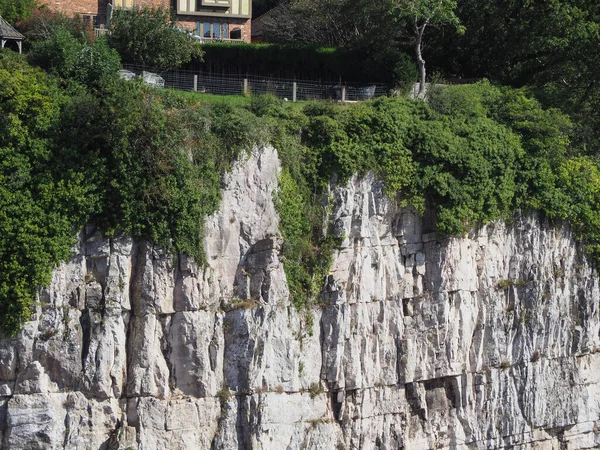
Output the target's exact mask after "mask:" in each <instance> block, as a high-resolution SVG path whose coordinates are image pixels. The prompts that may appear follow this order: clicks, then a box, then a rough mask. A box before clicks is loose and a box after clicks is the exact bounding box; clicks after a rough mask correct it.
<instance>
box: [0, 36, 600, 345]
mask: <svg viewBox="0 0 600 450" xmlns="http://www.w3.org/2000/svg"><path fill="white" fill-rule="evenodd" d="M63 38H64V39H67V40H68V37H64V36H63ZM74 48H77V52H78V54H81V55H83V56H82V57H81V58H80V59H78V64H77V66H76V67H75V66H72V65H69V64H71V62H70V60H69V59H68V58H66V59H64V61H62V62H61V60H60V58H58V59H57V58H50V59H48V58H46V59H45V61H51V62H50V63H47V65H46V67H47V68H48V70H49V73H47V72H43V71H42V70H40V69H37V68H33V67H32V66H30V65H29V64H27V63H26V61H25V59H24V58H23V57H20V56H18V55H15V54H13V53H11V52H1V53H0V108H1V111H0V114H1V116H0V117H2V119H1V120H0V128H1V132H0V153H1V155H2V157H1V158H0V328H1V329H2V330H3V331H4V332H6V333H9V334H10V333H14V332H16V331H17V330H18V329H19V327H20V325H21V323H22V322H23V321H24V320H26V319H27V318H28V317H29V315H30V311H31V308H32V306H33V305H34V303H35V297H36V292H37V289H38V287H39V286H40V285H45V284H47V283H48V282H49V279H50V275H51V271H52V268H53V266H54V265H56V264H58V263H59V262H60V261H62V260H65V259H66V258H67V257H68V256H69V252H70V248H71V246H72V244H73V243H74V236H75V233H76V232H77V230H79V229H80V227H81V226H82V225H83V224H84V223H85V222H94V223H96V224H97V225H99V226H100V227H101V229H102V230H103V231H104V232H105V233H106V234H107V235H111V234H113V233H115V232H116V231H117V230H119V231H123V232H128V233H131V234H132V235H133V236H135V237H137V238H144V239H149V240H151V241H153V242H155V243H158V244H160V245H163V246H165V247H167V248H168V249H170V250H172V251H174V252H186V253H189V254H192V255H193V256H195V257H196V258H197V259H198V260H201V259H202V230H203V221H204V218H205V217H206V216H207V214H209V213H211V212H213V211H215V209H216V208H217V206H218V203H219V200H220V188H221V185H220V183H221V175H222V173H223V171H224V170H227V169H228V168H229V167H230V166H231V164H232V162H233V161H235V160H236V159H237V158H238V157H239V156H240V152H243V151H245V150H249V149H250V148H251V147H252V146H253V145H257V144H258V145H260V144H263V143H266V142H270V143H272V144H273V145H274V146H275V147H276V148H277V149H278V150H279V154H280V157H281V160H282V164H283V167H284V169H283V172H282V174H281V178H280V190H279V192H278V193H275V195H276V203H277V206H278V208H279V212H280V214H281V230H282V234H283V236H284V249H283V252H284V264H285V269H286V273H287V275H288V281H289V283H290V288H291V293H292V296H293V298H294V302H295V304H296V305H298V306H302V305H304V304H306V303H307V302H308V301H310V299H311V298H314V297H315V296H316V295H318V292H319V289H320V287H321V284H322V281H323V278H324V276H325V274H326V272H327V269H328V264H329V261H330V258H331V255H332V252H333V249H334V248H335V246H336V245H337V243H336V242H335V240H334V239H332V238H331V236H329V235H328V234H327V233H325V234H324V233H323V219H324V216H325V215H326V214H327V212H328V211H327V199H326V195H325V194H326V187H327V184H328V183H329V181H330V180H331V179H332V177H333V176H334V174H335V175H336V176H337V179H338V180H339V181H338V182H340V183H344V182H345V181H347V180H348V179H349V177H351V176H352V175H353V174H359V175H360V174H364V173H366V172H368V171H372V172H374V173H375V174H377V175H378V176H380V177H381V178H382V179H383V180H384V181H385V186H386V190H387V192H388V193H389V194H390V196H392V197H395V198H397V199H398V201H399V202H403V203H405V204H409V205H412V206H413V207H415V208H416V209H417V210H420V211H423V210H424V208H430V209H431V210H433V211H434V212H435V214H436V217H437V229H438V231H439V234H440V235H444V234H445V235H461V234H464V233H466V232H468V231H469V230H470V229H472V228H473V227H474V226H476V225H477V224H479V223H485V222H488V221H491V220H497V219H505V218H510V217H511V216H512V215H513V214H514V213H515V212H516V211H519V210H521V211H527V210H528V209H536V210H540V211H542V212H543V213H545V214H546V215H547V216H548V217H550V218H556V219H563V220H567V221H568V222H569V223H570V224H571V225H572V227H573V229H574V230H575V231H576V232H577V233H578V234H579V237H580V239H581V240H582V241H583V243H584V244H585V245H586V248H587V249H588V251H589V252H590V255H592V256H593V257H594V258H595V260H596V261H597V260H598V258H600V170H599V167H598V162H597V160H596V159H594V158H593V157H590V156H586V154H583V153H581V152H577V151H575V150H574V148H573V147H572V146H571V144H570V143H571V139H572V125H571V122H570V120H569V118H568V117H567V116H565V115H564V114H563V113H561V112H560V111H558V110H556V109H544V108H542V107H541V105H540V104H539V102H538V101H536V100H535V99H534V98H532V97H531V96H530V95H529V94H528V92H527V91H526V90H517V89H512V88H502V87H496V86H493V85H492V84H490V83H488V82H485V81H484V82H480V83H478V84H474V85H468V86H453V87H447V88H443V89H442V88H440V89H434V90H432V91H431V93H430V97H429V100H428V103H425V102H423V101H421V100H408V99H402V98H381V99H378V100H375V101H372V102H365V103H361V104H357V105H353V106H337V105H334V104H331V103H324V102H321V103H307V104H305V105H303V106H299V105H297V104H291V103H286V102H281V101H279V100H277V99H275V98H272V97H257V98H253V99H251V101H250V103H249V105H247V106H243V105H242V106H232V105H231V104H226V103H224V102H223V103H222V102H218V101H217V102H215V101H214V100H211V101H210V102H205V100H204V97H202V96H201V95H198V96H193V95H189V94H182V93H176V92H171V91H163V90H154V89H152V88H149V87H146V86H144V85H142V84H140V83H137V82H125V81H123V80H120V79H118V78H117V77H116V76H114V73H112V70H104V69H105V68H106V67H110V61H111V58H112V57H113V56H112V54H111V52H110V50H109V49H107V48H106V47H103V44H102V43H101V42H100V43H97V44H93V45H92V44H87V43H81V42H80V43H79V44H77V45H74ZM88 48H89V50H88ZM46 50H48V48H47V47H44V46H43V45H40V47H38V48H37V49H34V52H33V53H32V55H31V56H38V57H40V56H44V55H46V56H47V55H48V54H49V53H48V52H47V51H46ZM44 51H45V53H44ZM36 52H37V53H36ZM93 52H96V53H93ZM87 54H94V55H100V56H99V58H100V60H102V61H108V64H109V65H108V66H106V65H105V64H98V58H87V59H86V58H85V55H87ZM102 55H104V56H102ZM50 56H52V55H50ZM58 56H60V55H58ZM38 61H40V59H38ZM56 61H58V62H56ZM69 67H72V71H69V70H71V69H69V70H66V69H68V68H69Z"/></svg>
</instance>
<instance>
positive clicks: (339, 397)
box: [0, 148, 600, 450]
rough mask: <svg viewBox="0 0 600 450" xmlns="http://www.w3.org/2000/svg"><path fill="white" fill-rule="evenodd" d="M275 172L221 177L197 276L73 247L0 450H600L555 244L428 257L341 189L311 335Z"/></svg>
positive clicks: (2, 345) (378, 202) (0, 412)
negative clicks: (293, 289)
mask: <svg viewBox="0 0 600 450" xmlns="http://www.w3.org/2000/svg"><path fill="white" fill-rule="evenodd" d="M279 170H280V166H279V162H278V159H277V153H276V152H275V150H273V149H271V148H265V149H260V150H255V151H254V152H253V153H252V155H250V156H249V157H247V158H246V159H245V160H244V161H243V162H240V163H238V164H237V165H236V167H235V168H234V170H233V171H232V172H231V173H230V174H229V175H227V176H226V178H225V180H224V184H223V185H224V191H223V200H222V205H221V207H220V209H219V211H218V212H217V213H216V214H215V215H213V216H211V217H210V218H209V219H208V220H207V223H206V230H205V236H206V240H205V250H206V257H207V265H206V267H205V268H201V267H198V266H197V265H196V264H194V263H193V262H192V261H190V260H188V259H187V258H185V257H180V258H175V257H173V256H172V255H168V254H165V253H164V252H162V251H161V250H160V249H158V248H154V247H152V246H150V245H149V244H147V243H145V242H134V241H132V240H131V239H130V238H128V237H126V236H121V237H116V238H113V239H106V238H103V237H101V236H100V235H99V234H98V233H97V232H96V230H94V229H92V228H89V227H88V228H87V229H85V230H83V231H82V232H81V233H80V236H79V240H78V243H77V245H76V247H75V253H74V256H73V258H72V259H71V260H70V261H69V262H67V263H64V264H62V265H61V266H60V267H58V268H57V269H56V270H55V271H54V274H53V278H52V283H51V285H50V286H49V287H48V288H46V289H44V290H43V291H41V293H40V298H39V304H38V307H37V311H36V312H35V314H34V317H33V320H32V321H31V322H29V323H27V324H26V325H25V327H24V329H23V331H22V332H21V333H20V334H19V335H18V336H17V337H15V338H14V339H6V340H2V341H0V442H2V448H5V449H62V448H66V449H78V450H81V449H99V448H100V449H127V448H132V449H215V450H217V449H224V450H230V449H254V450H256V449H273V450H282V449H290V450H291V449H336V450H339V449H364V450H367V449H380V450H381V449H467V448H468V449H492V448H515V449H582V448H598V446H600V434H599V428H600V420H599V414H600V353H598V351H599V350H600V336H599V333H600V317H599V314H598V301H599V299H600V292H599V286H598V275H597V273H596V271H595V270H593V269H592V268H591V267H590V266H589V265H588V263H587V262H586V260H585V258H584V256H583V255H582V252H581V250H580V248H579V247H578V245H577V244H576V242H575V241H574V239H573V237H572V236H571V234H570V232H569V230H568V229H566V228H557V227H551V226H549V225H548V224H547V223H545V222H544V221H541V220H540V219H539V218H537V217H535V216H530V217H526V218H522V219H518V220H515V221H514V222H513V223H510V224H505V223H495V224H491V225H488V226H484V227H481V228H479V229H477V230H475V231H474V232H473V233H472V234H470V235H469V236H468V237H464V238H454V239H444V240H437V239H436V236H435V234H434V233H433V229H432V227H431V224H428V223H427V222H428V221H427V220H424V219H423V218H421V217H420V216H418V215H416V214H415V213H413V212H412V211H411V210H410V209H407V208H404V209H403V208H399V207H397V206H396V204H395V203H394V202H392V201H391V200H390V199H388V198H387V197H386V196H385V195H384V194H383V189H382V188H383V187H382V184H381V183H380V182H379V181H377V180H376V179H374V178H372V177H370V176H367V177H364V178H360V179H359V178H354V179H352V180H351V181H350V182H349V184H348V185H347V186H342V187H335V188H332V190H331V192H330V196H329V198H330V199H331V201H332V203H333V205H332V208H331V214H330V217H329V220H330V221H331V223H332V225H333V229H334V230H335V233H337V234H338V236H339V237H343V238H344V240H343V243H342V245H341V248H340V249H339V251H337V252H336V253H335V255H334V262H333V266H332V268H331V272H330V275H329V277H328V280H327V283H326V285H325V287H324V291H323V296H322V304H321V305H319V306H318V307H315V308H314V309H313V310H312V317H311V315H310V314H308V315H307V312H306V311H302V310H301V311H298V310H296V309H295V308H294V306H293V305H292V304H291V303H290V300H289V299H288V287H287V284H286V277H285V273H284V271H283V265H282V262H281V251H280V250H281V244H282V240H281V235H280V233H279V231H278V220H279V219H278V215H277V212H276V210H275V207H274V203H273V192H274V191H276V189H277V175H278V172H279ZM311 321H312V322H314V323H313V324H312V325H311V324H310V322H311Z"/></svg>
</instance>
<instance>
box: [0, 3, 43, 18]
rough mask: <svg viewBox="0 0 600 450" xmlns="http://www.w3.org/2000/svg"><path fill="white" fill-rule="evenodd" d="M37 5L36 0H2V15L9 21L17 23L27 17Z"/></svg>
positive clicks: (0, 4)
mask: <svg viewBox="0 0 600 450" xmlns="http://www.w3.org/2000/svg"><path fill="white" fill-rule="evenodd" d="M36 7H37V2H36V1H35V0H0V16H2V17H3V18H4V20H6V21H7V22H8V23H10V24H15V23H16V22H17V21H19V20H22V19H25V18H27V17H28V16H29V15H30V14H31V10H33V9H34V8H36Z"/></svg>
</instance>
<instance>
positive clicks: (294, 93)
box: [292, 81, 298, 103]
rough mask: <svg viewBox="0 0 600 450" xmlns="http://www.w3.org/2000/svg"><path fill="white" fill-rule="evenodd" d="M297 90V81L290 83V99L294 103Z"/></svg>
mask: <svg viewBox="0 0 600 450" xmlns="http://www.w3.org/2000/svg"><path fill="white" fill-rule="evenodd" d="M297 92H298V83H296V82H295V81H294V82H293V83H292V101H293V102H294V103H296V93H297Z"/></svg>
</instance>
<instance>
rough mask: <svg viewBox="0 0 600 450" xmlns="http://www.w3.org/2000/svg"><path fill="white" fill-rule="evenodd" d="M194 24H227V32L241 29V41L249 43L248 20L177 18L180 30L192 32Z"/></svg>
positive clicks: (199, 17) (198, 17)
mask: <svg viewBox="0 0 600 450" xmlns="http://www.w3.org/2000/svg"><path fill="white" fill-rule="evenodd" d="M196 22H200V23H203V22H210V23H227V24H228V25H229V32H231V30H234V29H236V28H239V29H241V31H242V41H244V42H250V32H251V28H250V23H251V20H250V19H237V18H227V17H224V18H223V19H221V18H218V17H205V16H183V15H179V16H177V23H178V24H179V26H181V27H182V28H185V29H187V30H190V31H193V30H195V29H196Z"/></svg>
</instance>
